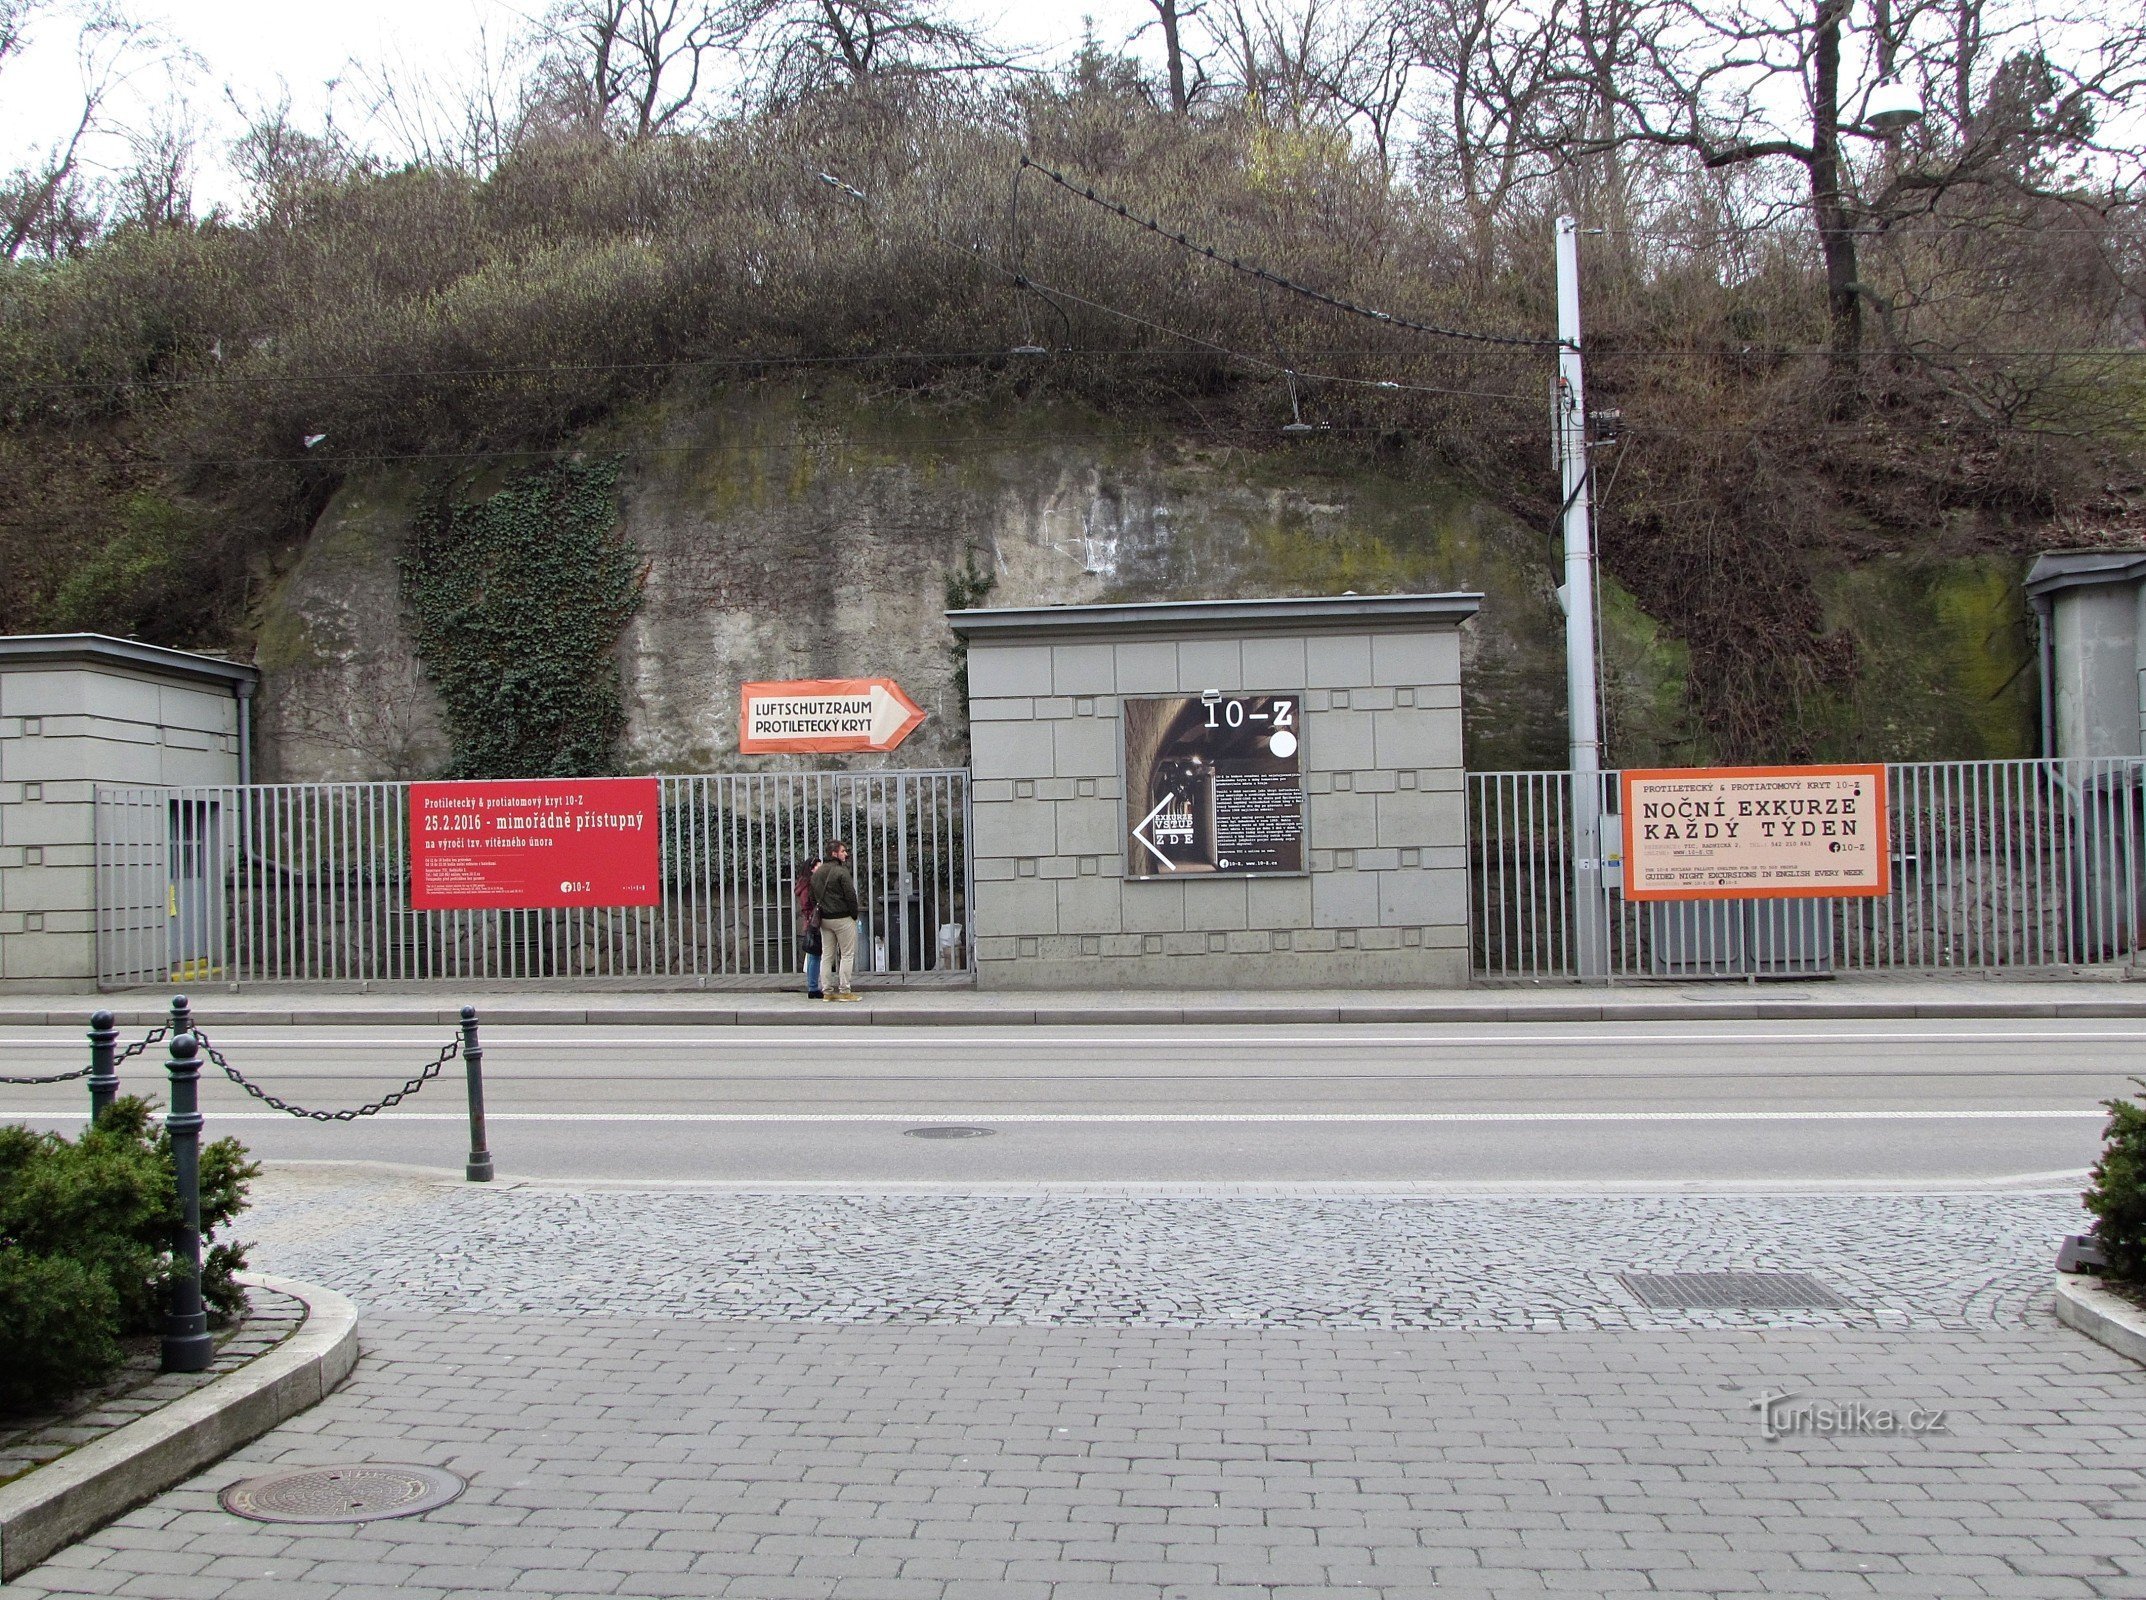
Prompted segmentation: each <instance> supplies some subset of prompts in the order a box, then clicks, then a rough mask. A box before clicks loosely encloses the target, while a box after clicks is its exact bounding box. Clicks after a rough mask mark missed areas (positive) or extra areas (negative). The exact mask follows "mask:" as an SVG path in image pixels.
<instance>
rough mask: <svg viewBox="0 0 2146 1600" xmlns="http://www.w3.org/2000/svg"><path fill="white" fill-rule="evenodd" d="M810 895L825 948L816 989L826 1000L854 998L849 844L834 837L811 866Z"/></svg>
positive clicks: (852, 883)
mask: <svg viewBox="0 0 2146 1600" xmlns="http://www.w3.org/2000/svg"><path fill="white" fill-rule="evenodd" d="M812 897H813V899H814V900H816V901H817V902H818V903H819V907H820V942H821V944H823V945H824V946H825V947H826V954H825V958H824V959H823V961H822V962H821V965H822V966H823V967H824V968H825V969H826V970H825V971H823V972H822V973H821V974H820V989H821V992H822V993H824V994H825V995H826V996H827V998H828V999H830V1000H854V999H856V998H857V991H856V990H855V989H853V988H851V987H850V979H851V977H852V976H853V975H854V974H855V972H856V969H857V913H858V912H859V911H860V910H861V909H863V908H862V907H861V906H860V905H859V903H858V900H857V880H856V879H855V878H854V877H852V876H851V875H850V870H849V846H848V844H846V843H845V842H844V841H842V840H840V839H837V840H836V841H835V842H834V843H833V844H831V845H829V846H828V847H827V859H826V860H825V861H822V862H821V863H820V864H819V866H817V867H816V868H814V869H813V873H812Z"/></svg>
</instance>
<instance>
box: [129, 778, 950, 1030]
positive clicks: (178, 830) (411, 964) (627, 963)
mask: <svg viewBox="0 0 2146 1600" xmlns="http://www.w3.org/2000/svg"><path fill="white" fill-rule="evenodd" d="M659 785H660V794H661V804H662V845H663V896H662V901H661V903H660V904H658V905H654V906H646V907H625V908H620V907H592V908H577V909H573V910H560V911H549V910H512V911H415V910H412V909H411V906H410V865H409V862H410V854H409V810H410V808H409V790H408V786H407V785H406V784H400V783H333V784H289V785H262V786H256V787H252V788H238V787H219V788H184V789H162V788H159V789H131V788H130V789H114V788H104V787H101V786H100V787H99V788H98V790H97V796H96V839H97V848H96V865H97V874H96V876H97V978H98V983H99V984H100V986H102V987H106V988H118V987H125V986H129V985H135V984H161V983H166V982H169V981H173V980H180V981H186V982H196V983H198V982H203V981H207V980H211V979H214V980H221V981H225V982H231V983H345V982H369V981H385V982H394V981H399V980H407V979H455V980H467V979H520V978H529V979H542V978H557V979H568V980H599V979H600V980H614V979H621V980H635V979H638V980H649V981H668V982H672V983H677V982H688V983H695V982H697V983H701V984H707V985H716V984H721V985H728V986H736V987H765V986H769V985H771V984H773V983H774V982H776V981H778V980H787V979H789V978H790V977H791V976H792V975H793V974H796V973H797V972H799V970H800V969H801V967H802V966H803V962H804V956H803V952H802V950H801V949H800V948H799V933H798V928H797V913H796V906H795V902H794V900H793V899H792V896H791V882H792V877H793V874H794V873H795V870H796V867H797V865H798V863H799V862H800V861H802V860H803V859H804V858H805V857H807V856H812V855H818V854H821V853H822V851H823V850H824V848H825V846H826V843H827V841H829V840H831V839H838V838H839V839H847V840H849V841H850V845H851V848H852V850H853V851H854V853H855V859H854V862H853V865H854V867H855V870H856V874H857V889H858V894H859V897H860V898H861V899H862V900H863V901H864V915H863V917H862V918H861V919H860V921H859V928H858V970H859V971H860V972H864V973H876V974H882V975H884V976H885V978H886V979H887V981H897V982H903V983H934V982H939V983H943V982H968V981H970V979H971V976H972V974H973V972H974V970H975V968H974V961H975V938H974V936H973V933H972V930H971V927H970V919H969V906H970V905H971V903H972V901H973V882H974V874H973V871H972V868H971V863H970V858H969V849H968V840H969V826H968V824H969V775H968V773H967V772H966V771H964V770H960V769H942V770H929V771H927V770H918V771H904V772H858V773H849V772H839V773H837V772H804V773H791V772H785V773H759V774H745V775H737V776H711V777H665V778H662V779H660V780H659Z"/></svg>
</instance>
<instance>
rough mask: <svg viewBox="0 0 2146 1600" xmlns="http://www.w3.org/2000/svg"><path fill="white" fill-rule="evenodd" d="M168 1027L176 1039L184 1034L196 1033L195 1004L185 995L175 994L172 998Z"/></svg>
mask: <svg viewBox="0 0 2146 1600" xmlns="http://www.w3.org/2000/svg"><path fill="white" fill-rule="evenodd" d="M167 1025H168V1026H169V1027H170V1029H171V1036H172V1037H173V1038H174V1039H176V1038H178V1037H179V1035H180V1034H182V1033H192V1032H193V1031H194V1003H193V1002H192V1001H191V1000H189V999H187V998H186V996H185V995H183V994H175V995H173V996H172V997H171V1018H170V1021H169V1023H168V1024H167Z"/></svg>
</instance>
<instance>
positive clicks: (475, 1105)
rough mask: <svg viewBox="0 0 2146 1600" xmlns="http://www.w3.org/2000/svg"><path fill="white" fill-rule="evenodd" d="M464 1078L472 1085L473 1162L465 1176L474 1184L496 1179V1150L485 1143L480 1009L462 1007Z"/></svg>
mask: <svg viewBox="0 0 2146 1600" xmlns="http://www.w3.org/2000/svg"><path fill="white" fill-rule="evenodd" d="M462 1077H463V1081H464V1082H466V1083H467V1084H468V1085H469V1164H468V1165H467V1166H465V1167H464V1168H463V1169H462V1176H463V1177H464V1178H466V1179H467V1180H468V1181H469V1182H471V1183H490V1182H491V1181H492V1152H491V1150H490V1149H489V1148H488V1147H487V1146H486V1144H485V1142H484V1046H483V1045H481V1044H479V1043H478V1042H477V1008H476V1007H475V1006H464V1007H463V1008H462Z"/></svg>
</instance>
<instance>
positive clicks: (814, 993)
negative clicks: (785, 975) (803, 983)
mask: <svg viewBox="0 0 2146 1600" xmlns="http://www.w3.org/2000/svg"><path fill="white" fill-rule="evenodd" d="M805 998H806V999H807V1000H825V999H826V998H827V996H826V995H824V994H822V993H820V991H819V990H817V989H807V990H806V991H805Z"/></svg>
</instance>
